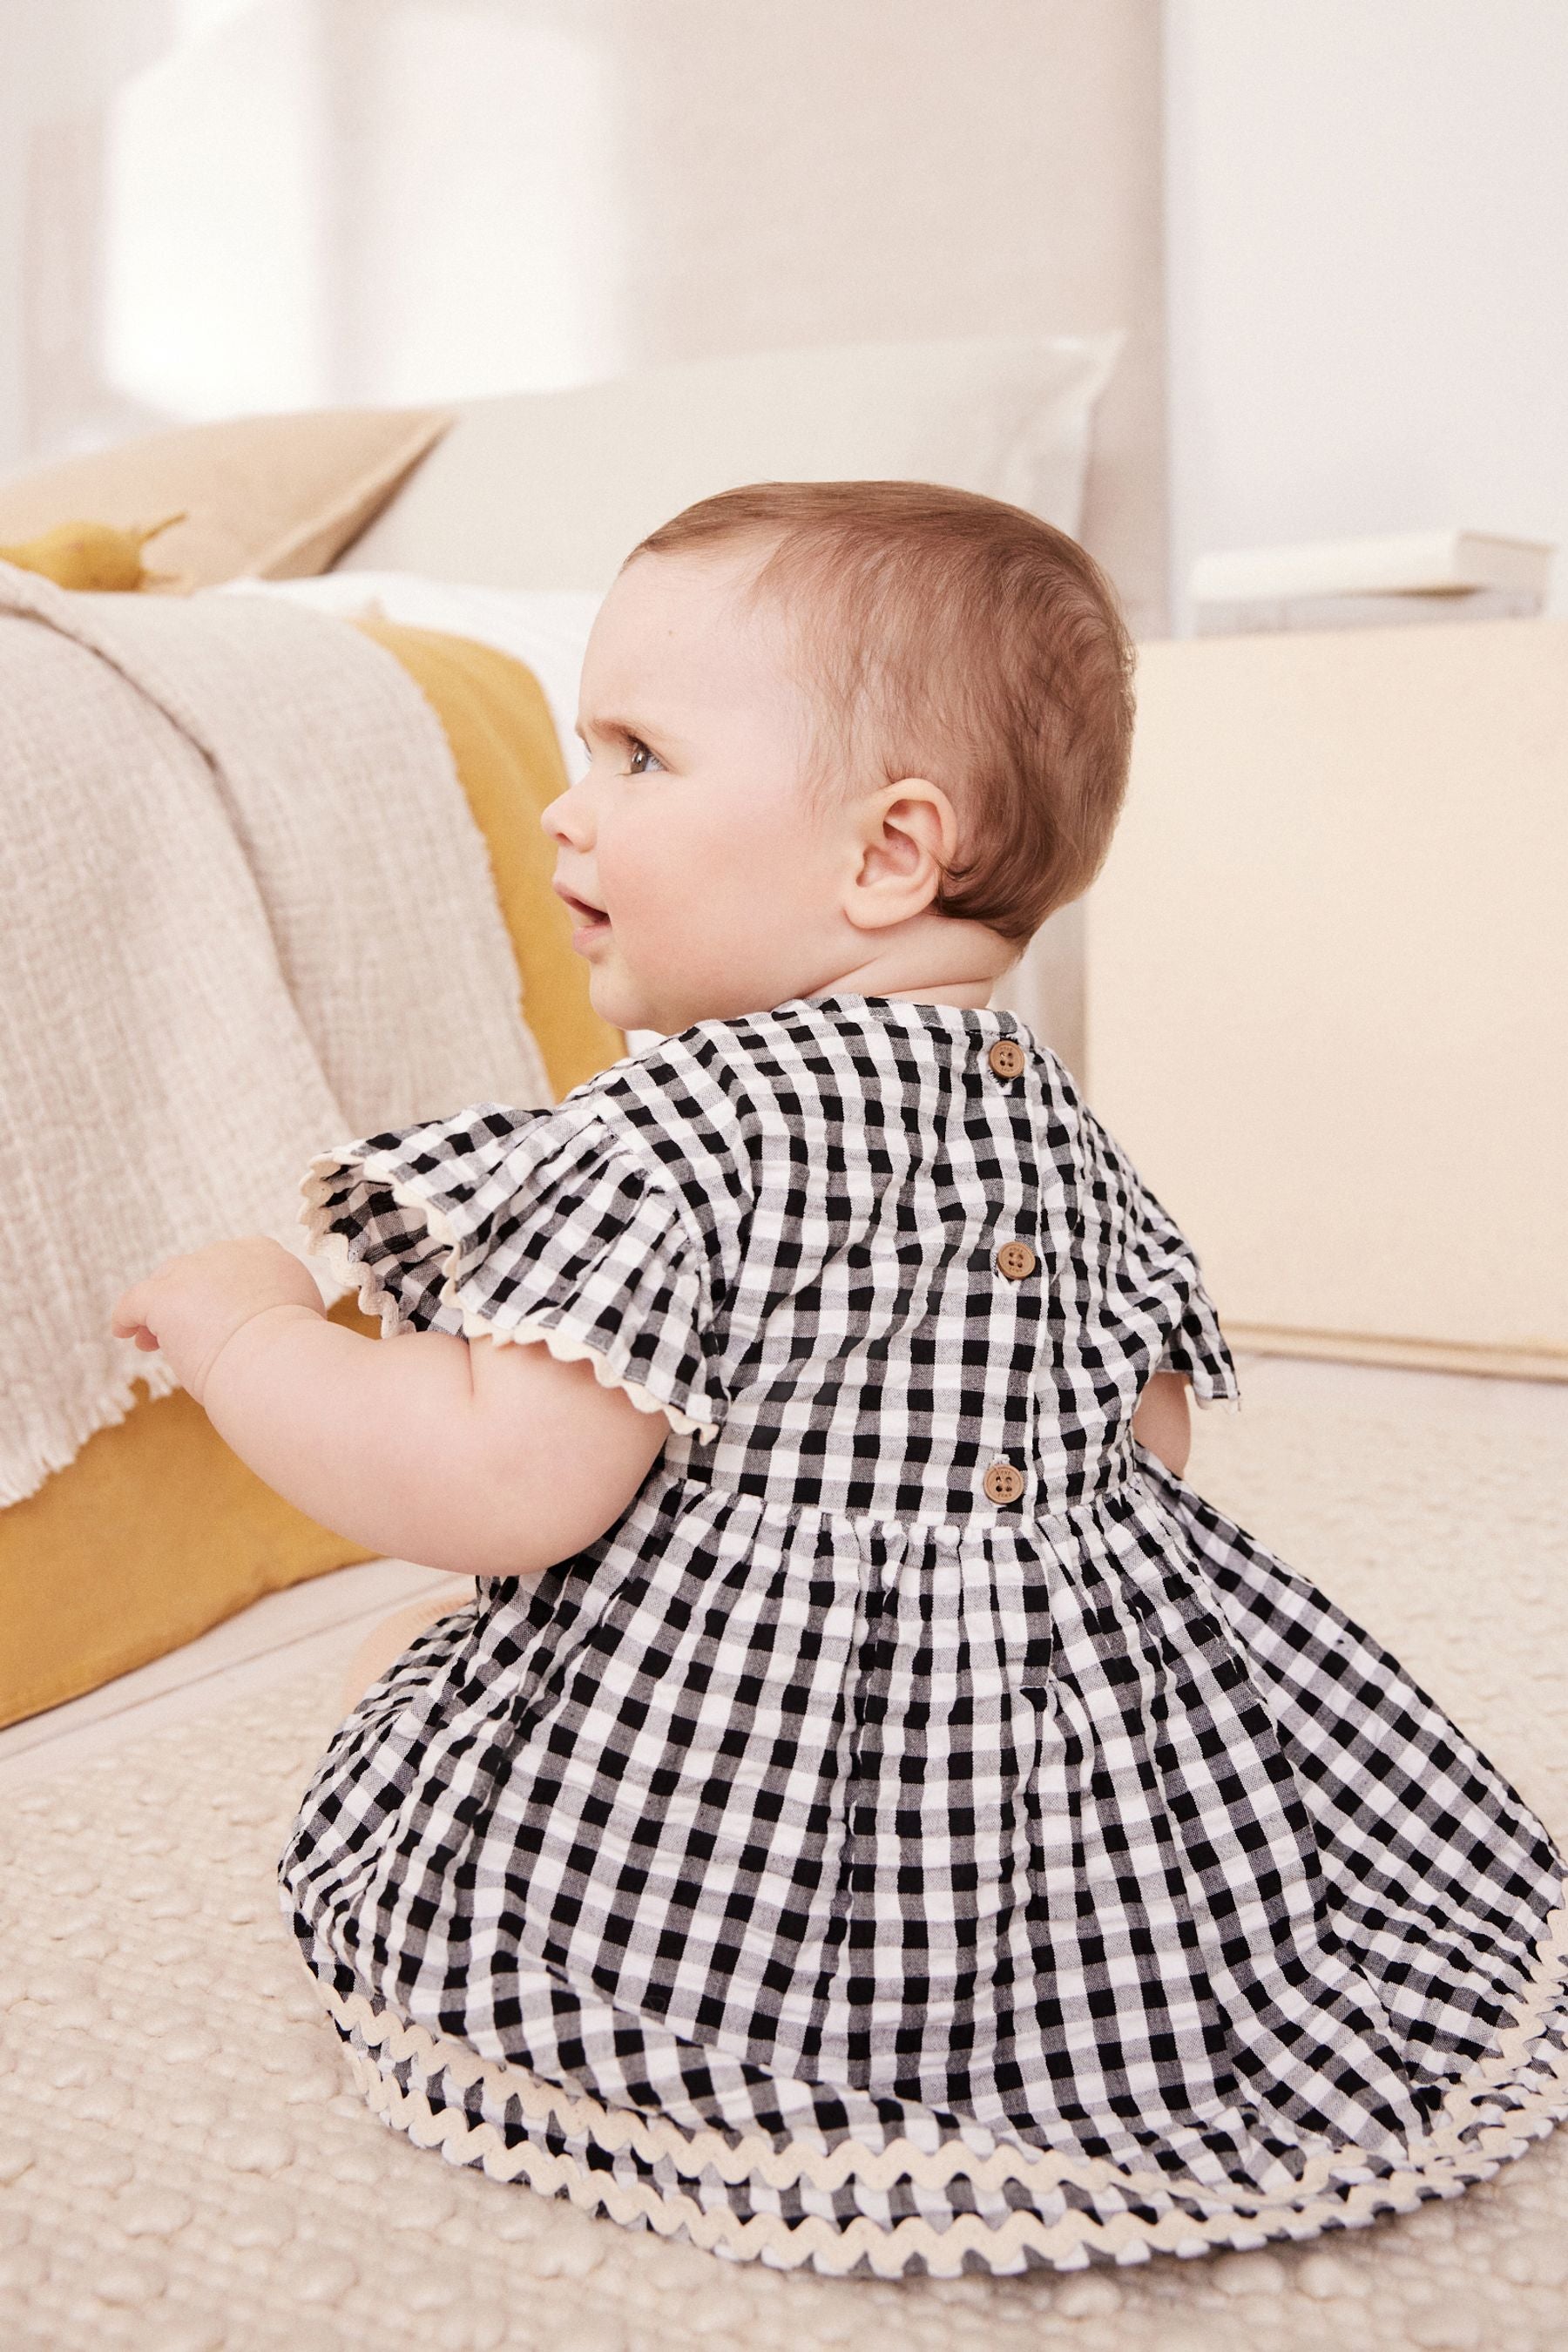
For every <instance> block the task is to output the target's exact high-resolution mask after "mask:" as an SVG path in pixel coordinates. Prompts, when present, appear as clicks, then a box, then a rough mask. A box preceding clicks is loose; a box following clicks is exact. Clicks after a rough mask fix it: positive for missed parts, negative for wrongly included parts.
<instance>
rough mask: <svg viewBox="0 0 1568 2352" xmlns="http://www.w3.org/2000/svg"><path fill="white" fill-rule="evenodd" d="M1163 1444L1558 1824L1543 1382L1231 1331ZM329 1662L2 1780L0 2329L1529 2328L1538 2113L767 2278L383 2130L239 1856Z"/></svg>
mask: <svg viewBox="0 0 1568 2352" xmlns="http://www.w3.org/2000/svg"><path fill="white" fill-rule="evenodd" d="M1242 1375H1243V1382H1244V1387H1245V1390H1246V1405H1245V1408H1244V1411H1243V1412H1242V1413H1241V1415H1240V1416H1239V1417H1238V1418H1236V1419H1228V1418H1226V1417H1223V1416H1221V1415H1218V1414H1210V1415H1207V1416H1205V1415H1198V1416H1196V1419H1197V1423H1198V1426H1197V1441H1196V1446H1195V1450H1194V1463H1193V1468H1192V1472H1191V1475H1192V1476H1193V1479H1194V1484H1196V1485H1197V1486H1200V1487H1201V1488H1202V1489H1203V1490H1204V1491H1205V1493H1207V1494H1209V1495H1211V1496H1213V1497H1214V1499H1215V1502H1217V1503H1218V1504H1220V1505H1221V1506H1222V1507H1224V1508H1225V1509H1226V1510H1228V1511H1231V1512H1233V1513H1234V1514H1235V1515H1236V1516H1237V1517H1239V1518H1240V1520H1241V1521H1242V1523H1243V1524H1244V1525H1245V1526H1247V1527H1248V1528H1251V1529H1252V1530H1253V1531H1254V1532H1255V1533H1256V1534H1258V1536H1259V1537H1260V1538H1262V1539H1263V1540H1264V1541H1266V1542H1267V1543H1268V1544H1269V1545H1270V1546H1271V1547H1272V1548H1273V1549H1276V1550H1277V1551H1279V1553H1280V1554H1281V1555H1282V1557H1283V1558H1284V1559H1287V1560H1288V1561H1289V1562H1290V1564H1291V1565H1292V1566H1294V1567H1298V1568H1300V1569H1302V1570H1305V1571H1306V1572H1307V1573H1308V1574H1309V1575H1310V1576H1312V1577H1313V1578H1315V1579H1316V1580H1317V1581H1318V1582H1319V1583H1320V1584H1321V1585H1322V1586H1323V1588H1324V1589H1325V1590H1326V1591H1328V1592H1329V1593H1330V1594H1331V1596H1332V1598H1333V1599H1334V1600H1336V1601H1339V1602H1340V1603H1341V1604H1342V1606H1343V1607H1345V1608H1346V1609H1348V1610H1349V1611H1350V1612H1351V1613H1352V1615H1353V1616H1355V1617H1357V1618H1359V1619H1360V1620H1361V1621H1362V1622H1363V1623H1364V1624H1365V1625H1366V1626H1367V1627H1368V1628H1369V1629H1370V1630H1371V1631H1372V1632H1373V1633H1375V1634H1376V1635H1377V1636H1378V1637H1379V1638H1380V1639H1381V1640H1383V1641H1384V1642H1385V1643H1387V1644H1388V1646H1389V1647H1390V1648H1391V1649H1393V1650H1394V1653H1395V1654H1397V1655H1398V1656H1399V1657H1400V1658H1401V1660H1402V1661H1403V1663H1404V1664H1405V1665H1406V1666H1407V1667H1408V1668H1409V1670H1410V1671H1411V1673H1412V1674H1413V1675H1415V1679H1416V1680H1417V1681H1418V1682H1420V1683H1422V1684H1424V1685H1425V1686H1426V1688H1427V1689H1428V1690H1429V1691H1430V1692H1431V1693H1432V1694H1433V1696H1435V1697H1436V1699H1437V1700H1438V1701H1439V1703H1440V1704H1441V1705H1442V1706H1445V1707H1446V1708H1447V1711H1448V1713H1449V1714H1450V1715H1451V1716H1453V1717H1454V1718H1455V1720H1456V1721H1457V1722H1458V1724H1459V1725H1460V1726H1461V1727H1463V1728H1464V1729H1465V1730H1466V1731H1468V1733H1469V1734H1470V1735H1471V1737H1472V1738H1476V1739H1477V1740H1478V1741H1479V1744H1480V1746H1481V1747H1482V1748H1484V1749H1485V1750H1486V1751H1487V1752H1488V1753H1489V1755H1490V1756H1491V1757H1492V1758H1493V1759H1494V1760H1495V1761H1496V1762H1497V1763H1498V1764H1499V1765H1500V1768H1501V1769H1503V1770H1504V1771H1505V1772H1507V1773H1508V1775H1509V1777H1510V1779H1511V1780H1513V1781H1514V1782H1515V1784H1516V1785H1517V1786H1518V1788H1519V1789H1520V1790H1521V1792H1522V1793H1523V1795H1524V1796H1525V1798H1526V1799H1527V1801H1529V1802H1530V1803H1531V1805H1532V1806H1533V1807H1534V1808H1535V1810H1536V1811H1538V1812H1539V1813H1540V1814H1541V1816H1542V1819H1543V1820H1544V1821H1545V1822H1546V1823H1547V1824H1548V1826H1549V1827H1550V1828H1551V1829H1552V1832H1553V1833H1554V1834H1555V1835H1556V1836H1557V1837H1558V1838H1559V1839H1560V1840H1561V1839H1563V1838H1564V1837H1565V1836H1568V1511H1565V1508H1564V1502H1565V1496H1564V1483H1565V1482H1564V1473H1563V1464H1564V1463H1565V1462H1568V1388H1552V1387H1547V1386H1527V1385H1523V1384H1515V1383H1511V1382H1503V1381H1471V1380H1458V1379H1447V1378H1443V1377H1441V1376H1437V1375H1433V1374H1420V1373H1395V1372H1377V1371H1368V1370H1352V1369H1349V1368H1346V1367H1341V1366H1336V1365H1327V1364H1290V1363H1283V1362H1266V1361H1263V1360H1258V1359H1256V1358H1253V1359H1249V1360H1244V1361H1243V1364H1242ZM336 1680H337V1675H336V1672H335V1670H334V1671H333V1672H332V1673H330V1674H321V1673H313V1674H311V1675H309V1676H302V1677H300V1678H299V1679H297V1680H295V1681H293V1682H288V1681H281V1682H279V1683H278V1684H276V1685H273V1686H271V1687H269V1688H266V1689H263V1690H260V1691H251V1692H249V1693H247V1695H246V1696H244V1697H239V1698H231V1699H230V1701H229V1703H228V1704H227V1705H226V1706H216V1707H214V1708H212V1709H211V1710H210V1711H209V1712H207V1713H205V1714H204V1715H202V1716H201V1717H194V1718H193V1719H191V1720H190V1721H188V1722H185V1723H182V1724H179V1725H177V1726H174V1727H168V1728H165V1729H163V1730H161V1731H157V1732H153V1733H147V1734H144V1735H143V1736H142V1738H140V1739H139V1740H134V1741H128V1742H127V1743H126V1744H125V1745H124V1746H122V1747H120V1748H115V1749H114V1750H112V1751H111V1752H110V1753H109V1754H106V1755H100V1756H94V1757H91V1758H89V1759H86V1760H83V1761H80V1762H78V1763H77V1764H76V1765H75V1766H74V1768H72V1769H69V1770H68V1773H66V1774H65V1775H63V1776H60V1777H56V1778H52V1779H42V1780H26V1781H22V1782H20V1783H19V1784H18V1785H17V1786H16V1790H15V1791H14V1792H12V1791H9V1790H8V1791H6V1792H5V1800H6V1801H5V1803H4V1805H3V1806H0V1848H3V1851H4V1856H5V1887H6V1896H5V1910H4V1916H3V1919H0V2036H3V2038H0V2344H3V2345H4V2347H5V2352H79V2347H80V2352H88V2347H91V2352H110V2347H127V2346H129V2347H148V2352H206V2347H234V2352H273V2347H277V2352H284V2347H287V2352H339V2347H342V2352H349V2347H353V2348H354V2352H359V2347H364V2352H372V2347H374V2352H405V2347H406V2352H469V2347H474V2352H481V2347H498V2346H505V2347H519V2352H532V2347H539V2352H544V2347H550V2352H690V2347H705V2346H711V2347H715V2352H719V2347H731V2346H734V2347H745V2352H808V2348H809V2347H815V2346H817V2345H824V2346H831V2345H840V2344H843V2345H848V2344H850V2343H852V2342H856V2341H858V2339H860V2338H861V2337H862V2336H866V2335H869V2336H870V2337H871V2339H872V2340H874V2341H878V2342H879V2343H880V2344H882V2345H885V2346H887V2347H889V2352H906V2347H909V2352H926V2347H929V2352H970V2347H973V2352H981V2347H984V2352H1038V2347H1051V2346H1058V2345H1061V2346H1070V2347H1076V2352H1324V2347H1341V2346H1344V2347H1356V2352H1383V2347H1403V2346H1405V2345H1407V2344H1409V2345H1416V2346H1421V2347H1429V2352H1443V2347H1453V2352H1559V2347H1562V2346H1563V2345H1564V2344H1568V2130H1559V2131H1557V2132H1554V2133H1552V2134H1551V2135H1550V2136H1549V2137H1546V2138H1544V2139H1543V2140H1541V2141H1539V2142H1537V2143H1536V2144H1535V2145H1534V2146H1532V2147H1531V2148H1530V2149H1529V2150H1528V2151H1527V2152H1526V2154H1525V2155H1524V2156H1523V2157H1521V2158H1520V2159H1519V2160H1518V2161H1517V2162H1514V2163H1510V2164H1507V2165H1504V2166H1503V2167H1502V2168H1500V2171H1499V2172H1498V2174H1497V2175H1496V2176H1495V2177H1494V2178H1493V2179H1490V2180H1489V2181H1485V2182H1482V2183H1481V2184H1480V2185H1479V2187H1477V2188H1474V2189H1469V2190H1468V2191H1467V2192H1466V2194H1465V2195H1463V2196H1462V2197H1460V2198H1458V2199H1456V2200H1453V2201H1451V2202H1448V2201H1433V2202H1429V2203H1427V2204H1425V2205H1423V2206H1422V2207H1421V2208H1420V2209H1419V2210H1417V2211H1416V2212H1415V2213H1412V2214H1409V2215H1404V2216H1392V2217H1385V2218H1384V2219H1381V2220H1379V2221H1375V2222H1373V2224H1371V2225H1370V2226H1369V2227H1366V2228H1363V2229H1360V2230H1355V2231H1341V2232H1338V2233H1336V2234H1335V2235H1333V2236H1331V2237H1323V2238H1320V2239H1317V2240H1315V2241H1313V2242H1310V2243H1308V2244H1305V2245H1302V2246H1300V2247H1284V2248H1278V2247H1269V2248H1266V2249H1263V2250H1260V2251H1258V2252H1253V2253H1231V2254H1225V2255H1219V2256H1208V2257H1205V2258H1202V2259H1200V2260H1194V2261H1191V2262H1183V2261H1177V2260H1175V2259H1173V2258H1170V2257H1156V2258H1154V2259H1153V2260H1151V2261H1145V2262H1142V2263H1137V2264H1135V2265H1130V2266H1128V2267H1126V2268H1124V2269H1121V2270H1119V2271H1116V2272H1114V2273H1112V2272H1110V2271H1109V2270H1106V2269H1101V2268H1096V2269H1094V2270H1092V2271H1086V2272H1084V2273H1080V2274H1078V2275H1064V2274H1059V2273H1045V2272H1035V2273H1029V2274H1026V2276H1024V2277H1022V2278H1018V2279H1011V2280H1008V2279H990V2278H964V2279H959V2280H952V2281H922V2280H910V2281H905V2282H901V2283H898V2284H894V2283H888V2282H877V2281H867V2280H861V2279H850V2280H843V2281H829V2280H826V2279H819V2278H816V2277H813V2276H811V2275H808V2274H805V2273H788V2274H785V2275H781V2274H779V2273H770V2272H767V2271H764V2270H763V2269H761V2268H760V2267H758V2266H756V2265H737V2264H731V2263H723V2262H721V2261H720V2260H718V2259H717V2258H716V2257H714V2256H712V2255H710V2254H705V2253H701V2252H698V2251H697V2250H696V2249H694V2248H692V2247H690V2246H689V2245H686V2244H683V2243H679V2242H667V2241H664V2240H661V2239H658V2238H656V2237H653V2236H651V2235H649V2234H647V2233H646V2232H636V2231H628V2230H623V2229H621V2228H619V2227H617V2225H616V2224H615V2223H614V2222H611V2221H603V2220H590V2219H587V2218H585V2217H584V2215H582V2214H580V2213H578V2212H576V2211H574V2210H573V2209H572V2208H571V2207H570V2206H568V2205H566V2204H564V2203H560V2202H549V2201H546V2200H543V2199H542V2198H539V2197H536V2196H534V2195H533V2194H532V2193H531V2191H529V2190H527V2189H521V2188H518V2187H514V2186H510V2185H508V2184H506V2183H503V2182H500V2181H492V2180H490V2179H487V2178H486V2177H485V2176H484V2175H483V2174H482V2173H480V2172H477V2171H471V2170H463V2169H459V2168H456V2167H454V2166H451V2165H447V2164H446V2163H444V2162H443V2161H442V2159H441V2158H440V2156H439V2155H438V2154H437V2153H436V2152H435V2151H433V2150H421V2149H419V2148H417V2147H414V2146H412V2145H411V2144H410V2143H409V2142H408V2141H407V2140H405V2138H403V2137H401V2136H399V2135H398V2134H395V2133H394V2132H392V2131H390V2130H388V2129H387V2128H386V2127H385V2126H383V2125H382V2124H381V2123H379V2122H378V2121H377V2120H376V2119H375V2118H374V2116H372V2115H371V2114H370V2113H369V2111H368V2110H367V2109H366V2108H365V2107H364V2106H363V2104H362V2103H361V2101H360V2099H359V2097H358V2095H357V2094H355V2093H354V2092H353V2091H352V2090H351V2089H350V2088H349V2076H348V2071H347V2067H346V2065H345V2063H344V2062H343V2061H342V2058H341V2057H340V2056H339V2054H338V2045H337V2042H336V2040H335V2037H334V2036H333V2034H332V2032H331V2028H330V2027H329V2026H328V2025H327V2024H326V2023H325V2021H323V2020H322V2018H321V2015H320V2013H319V2011H318V2008H317V2004H316V2000H315V1998H314V1996H313V1994H312V1992H311V1990H310V1985H309V1982H308V1980H307V1979H306V1977H305V1975H304V1971H303V1969H301V1967H300V1963H299V1961H298V1960H297V1958H295V1956H294V1952H293V1948H292V1946H291V1943H290V1940H289V1937H288V1936H287V1933H286V1931H285V1928H284V1926H283V1922H282V1919H281V1917H280V1916H279V1910H278V1906H277V1895H276V1890H275V1882H274V1877H273V1867H274V1861H275V1857H276V1855H277V1853H278V1850H279V1845H280V1843H281V1841H282V1838H283V1835H284V1832H285V1830H286V1828H287V1825H288V1822H289V1819H290V1818H291V1815H292V1811H293V1807H294V1803H295V1801H296V1798H297V1796H298V1794H299V1792H300V1790H301V1788H302V1787H303V1784H304V1781H305V1780H306V1778H307V1775H308V1773H309V1771H310V1766H311V1765H312V1763H313V1762H314V1759H315V1758H316V1756H317V1754H318V1752H319V1751H320V1749H321V1746H322V1745H323V1744H324V1741H325V1739H326V1737H327V1735H328V1733H329V1731H330V1729H331V1721H332V1705H333V1694H334V1687H335V1684H336Z"/></svg>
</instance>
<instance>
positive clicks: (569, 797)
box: [539, 784, 588, 849]
mask: <svg viewBox="0 0 1568 2352" xmlns="http://www.w3.org/2000/svg"><path fill="white" fill-rule="evenodd" d="M539 822H540V824H542V826H543V828H544V832H545V835H546V836H547V838H548V839H549V840H551V841H559V842H567V843H569V844H570V845H571V846H572V847H573V848H574V849H583V848H585V847H586V846H587V842H588V829H587V810H586V808H585V806H584V803H583V802H582V801H581V800H580V799H579V797H578V795H577V790H576V787H575V785H573V784H569V785H568V786H567V788H566V790H565V791H564V792H563V793H557V794H556V795H555V798H554V799H553V800H552V802H551V803H549V805H548V806H547V807H545V808H542V809H541V811H540V813H539Z"/></svg>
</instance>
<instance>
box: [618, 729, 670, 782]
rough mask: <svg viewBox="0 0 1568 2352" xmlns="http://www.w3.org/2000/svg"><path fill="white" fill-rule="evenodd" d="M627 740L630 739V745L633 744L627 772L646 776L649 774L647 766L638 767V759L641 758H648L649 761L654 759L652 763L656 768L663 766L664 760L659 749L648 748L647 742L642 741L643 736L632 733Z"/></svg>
mask: <svg viewBox="0 0 1568 2352" xmlns="http://www.w3.org/2000/svg"><path fill="white" fill-rule="evenodd" d="M626 740H627V741H628V742H629V743H630V745H631V759H630V763H629V767H628V771H627V772H628V773H629V774H631V775H634V776H646V775H647V768H646V767H642V768H639V767H638V765H637V761H639V760H647V761H652V763H653V765H654V766H655V767H656V768H661V767H663V765H664V762H663V761H662V760H661V759H660V758H659V756H658V752H657V751H649V750H648V748H647V744H646V743H645V742H643V741H642V740H641V738H640V737H638V736H636V735H632V736H628V738H627V739H626Z"/></svg>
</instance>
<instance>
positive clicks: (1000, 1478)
mask: <svg viewBox="0 0 1568 2352" xmlns="http://www.w3.org/2000/svg"><path fill="white" fill-rule="evenodd" d="M984 1487H985V1491H986V1493H987V1494H988V1495H989V1496H990V1497H991V1500H992V1501H993V1502H994V1503H1016V1501H1017V1499H1018V1497H1019V1496H1020V1495H1021V1494H1022V1493H1023V1491H1024V1474H1023V1472H1022V1471H1021V1470H1015V1468H1014V1467H1013V1465H1012V1464H1011V1463H1010V1462H993V1464H992V1465H991V1467H990V1469H989V1470H987V1472H986V1473H985V1477H984Z"/></svg>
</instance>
